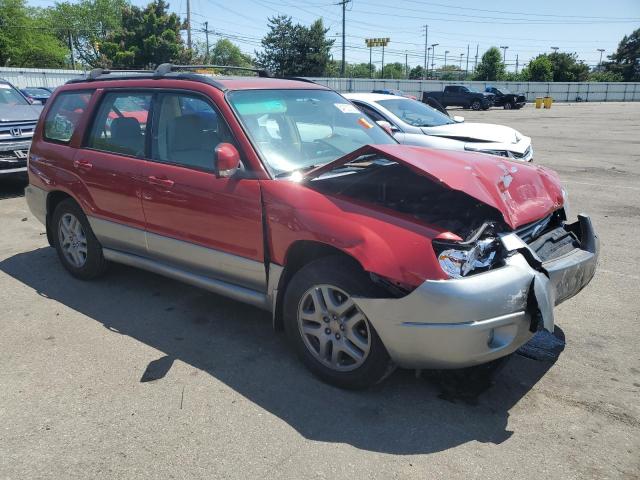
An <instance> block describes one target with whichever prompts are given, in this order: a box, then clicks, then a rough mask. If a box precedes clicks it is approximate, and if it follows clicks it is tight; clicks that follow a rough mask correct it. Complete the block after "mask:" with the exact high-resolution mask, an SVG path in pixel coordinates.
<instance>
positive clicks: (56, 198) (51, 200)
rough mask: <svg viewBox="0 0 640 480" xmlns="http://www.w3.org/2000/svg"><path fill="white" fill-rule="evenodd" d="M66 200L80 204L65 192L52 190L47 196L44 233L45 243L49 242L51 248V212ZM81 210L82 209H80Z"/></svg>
mask: <svg viewBox="0 0 640 480" xmlns="http://www.w3.org/2000/svg"><path fill="white" fill-rule="evenodd" d="M67 199H71V200H73V201H74V202H76V203H77V204H78V205H80V202H78V200H76V199H75V198H73V196H72V195H70V194H69V193H67V192H64V191H62V190H52V191H50V192H49V193H48V194H47V205H46V207H47V210H46V214H47V216H46V225H45V227H46V232H47V241H48V242H49V245H50V246H53V237H52V236H51V235H52V232H51V218H52V217H53V212H54V211H55V210H56V207H57V206H58V205H59V204H60V203H62V202H63V201H65V200H67ZM80 208H82V207H80Z"/></svg>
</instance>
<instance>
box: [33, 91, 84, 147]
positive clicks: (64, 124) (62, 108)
mask: <svg viewBox="0 0 640 480" xmlns="http://www.w3.org/2000/svg"><path fill="white" fill-rule="evenodd" d="M91 94H92V92H87V91H82V92H64V93H61V94H60V95H58V96H57V97H56V99H55V101H54V103H53V105H52V106H51V109H50V110H49V112H48V113H47V118H46V119H45V121H44V138H45V139H46V140H51V141H54V142H60V143H69V140H71V137H72V136H73V132H75V130H76V127H77V126H78V122H79V121H80V118H81V117H82V114H83V113H84V111H85V110H86V109H87V105H88V104H89V100H90V99H91Z"/></svg>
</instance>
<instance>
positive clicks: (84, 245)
mask: <svg viewBox="0 0 640 480" xmlns="http://www.w3.org/2000/svg"><path fill="white" fill-rule="evenodd" d="M50 228H51V237H52V240H53V246H54V247H55V249H56V252H57V253H58V258H60V261H61V262H62V265H63V266H64V268H66V269H67V271H68V272H69V273H71V275H73V276H74V277H76V278H80V279H82V280H90V279H92V278H96V277H98V276H100V275H102V274H103V273H104V271H105V269H106V267H107V262H106V260H105V259H104V256H103V255H102V246H101V245H100V242H98V239H97V238H96V236H95V235H94V234H93V230H91V226H90V225H89V221H88V220H87V217H86V215H85V214H84V212H83V211H82V209H81V208H80V206H79V205H78V204H77V203H76V202H75V201H73V200H71V199H67V200H64V201H62V202H60V203H59V204H58V206H57V207H56V209H55V211H54V212H53V217H52V219H51V225H50Z"/></svg>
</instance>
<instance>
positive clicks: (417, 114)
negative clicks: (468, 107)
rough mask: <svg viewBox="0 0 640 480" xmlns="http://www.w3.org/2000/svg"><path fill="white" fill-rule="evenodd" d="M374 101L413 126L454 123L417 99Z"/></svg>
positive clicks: (436, 125) (434, 125)
mask: <svg viewBox="0 0 640 480" xmlns="http://www.w3.org/2000/svg"><path fill="white" fill-rule="evenodd" d="M376 103H379V104H380V105H382V106H383V107H384V108H386V109H387V110H389V111H390V112H391V113H393V114H394V115H395V116H396V117H398V118H399V119H400V120H402V121H403V122H405V123H408V124H409V125H413V126H414V127H438V126H440V125H449V124H451V123H455V122H454V121H453V120H451V119H450V118H449V117H447V116H446V115H445V114H443V113H440V112H439V111H437V110H436V109H434V108H431V107H429V106H427V105H425V104H424V103H422V102H418V101H417V100H411V99H408V98H398V99H393V100H378V101H377V102H376Z"/></svg>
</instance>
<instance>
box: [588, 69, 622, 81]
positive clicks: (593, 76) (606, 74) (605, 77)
mask: <svg viewBox="0 0 640 480" xmlns="http://www.w3.org/2000/svg"><path fill="white" fill-rule="evenodd" d="M589 81H590V82H623V81H624V77H623V76H622V73H619V72H612V71H607V70H605V71H597V72H591V73H590V74H589Z"/></svg>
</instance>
